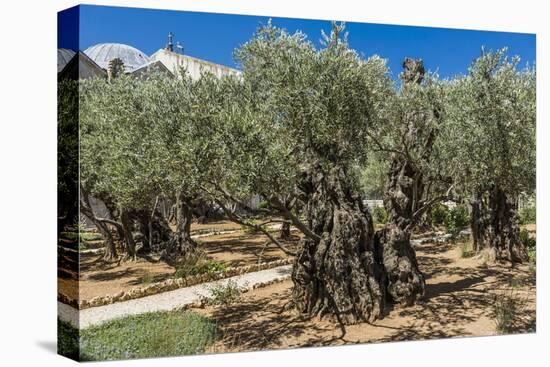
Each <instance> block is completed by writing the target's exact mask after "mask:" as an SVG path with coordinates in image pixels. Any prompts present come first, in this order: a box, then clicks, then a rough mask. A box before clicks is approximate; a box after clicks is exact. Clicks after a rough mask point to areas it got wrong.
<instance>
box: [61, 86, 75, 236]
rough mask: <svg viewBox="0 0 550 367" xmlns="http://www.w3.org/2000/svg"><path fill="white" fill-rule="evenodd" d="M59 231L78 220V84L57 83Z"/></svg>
mask: <svg viewBox="0 0 550 367" xmlns="http://www.w3.org/2000/svg"><path fill="white" fill-rule="evenodd" d="M57 88H58V93H57V96H58V97H57V117H58V134H57V144H58V150H57V167H58V169H57V202H58V231H59V232H61V231H64V230H66V228H65V227H66V226H67V225H72V224H74V223H75V222H76V221H77V220H78V206H77V197H78V82H77V81H74V80H60V81H59V82H58V83H57Z"/></svg>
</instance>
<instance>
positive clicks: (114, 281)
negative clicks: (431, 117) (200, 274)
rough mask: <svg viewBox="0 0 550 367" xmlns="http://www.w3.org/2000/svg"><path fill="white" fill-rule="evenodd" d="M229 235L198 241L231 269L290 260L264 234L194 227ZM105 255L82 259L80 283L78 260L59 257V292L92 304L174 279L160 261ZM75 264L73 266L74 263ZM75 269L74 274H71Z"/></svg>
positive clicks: (222, 226) (91, 244)
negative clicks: (113, 259)
mask: <svg viewBox="0 0 550 367" xmlns="http://www.w3.org/2000/svg"><path fill="white" fill-rule="evenodd" d="M229 230H236V231H237V232H234V233H226V234H219V235H212V236H207V237H201V238H198V239H197V242H198V243H199V247H200V248H202V249H203V250H204V251H205V253H206V257H207V258H208V259H211V260H216V261H219V262H221V263H224V264H226V265H227V266H244V265H251V264H257V263H259V262H262V263H264V262H269V261H275V260H280V259H285V258H287V257H288V256H287V255H286V254H285V253H284V252H283V251H281V250H280V249H279V248H278V247H276V246H275V245H273V244H269V245H267V246H266V243H267V237H266V236H264V235H262V234H247V233H245V232H244V231H243V230H242V229H241V227H240V226H239V225H236V224H235V223H233V222H229V221H218V222H210V223H207V224H197V223H193V224H192V226H191V231H192V232H195V233H204V232H220V231H229ZM298 241H299V237H298V236H297V235H293V236H292V239H291V240H289V241H283V242H284V243H285V244H286V245H287V246H288V247H289V248H293V247H294V246H296V244H297V243H298ZM98 243H101V241H88V242H87V244H86V246H87V248H97V247H98V246H99V245H98ZM102 256H103V255H102V254H82V253H81V255H80V279H79V282H77V276H78V271H77V265H76V264H74V261H76V258H74V259H73V256H65V255H60V256H59V267H58V291H59V292H60V293H63V294H65V295H67V296H69V297H70V298H72V299H77V298H79V299H80V300H90V299H92V298H94V297H98V296H107V295H113V294H116V293H119V292H121V291H128V290H130V289H132V288H139V287H143V286H146V285H149V284H150V283H155V282H160V281H163V280H166V279H168V278H171V277H173V276H174V273H175V270H176V269H175V268H174V267H172V266H170V265H168V264H166V263H165V262H163V261H159V259H158V257H155V256H148V257H143V256H142V257H139V258H138V259H137V260H135V261H128V262H121V263H118V262H114V263H110V262H105V261H103V259H102ZM71 260H72V261H73V263H71ZM69 269H71V270H69Z"/></svg>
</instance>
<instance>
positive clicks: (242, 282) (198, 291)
mask: <svg viewBox="0 0 550 367" xmlns="http://www.w3.org/2000/svg"><path fill="white" fill-rule="evenodd" d="M291 270H292V265H284V266H279V267H277V268H273V269H267V270H262V271H257V272H254V273H247V274H243V275H238V276H235V277H231V278H226V279H221V280H217V281H214V282H208V283H203V284H198V285H194V286H191V287H187V288H180V289H176V290H173V291H169V292H163V293H159V294H155V295H152V296H148V297H143V298H137V299H133V300H129V301H124V302H117V303H113V304H111V305H105V306H99V307H92V308H87V309H84V310H81V311H78V310H77V309H76V308H74V307H71V306H68V305H66V304H64V303H61V302H57V313H58V317H59V318H60V319H61V320H63V321H67V322H69V323H71V324H72V325H74V326H76V327H79V328H86V327H89V326H92V325H98V324H101V323H103V322H106V321H109V320H113V319H116V318H119V317H123V316H128V315H138V314H142V313H146V312H156V311H170V310H174V309H177V308H180V307H183V306H186V305H189V304H192V303H194V302H197V301H199V300H200V298H201V296H208V295H209V293H210V292H209V288H210V287H211V286H212V285H214V284H225V283H227V282H228V281H230V280H233V281H235V282H237V284H238V285H239V286H240V287H243V288H246V289H252V288H253V287H254V286H257V285H260V284H263V283H267V282H271V281H277V280H282V279H286V278H288V277H290V273H291Z"/></svg>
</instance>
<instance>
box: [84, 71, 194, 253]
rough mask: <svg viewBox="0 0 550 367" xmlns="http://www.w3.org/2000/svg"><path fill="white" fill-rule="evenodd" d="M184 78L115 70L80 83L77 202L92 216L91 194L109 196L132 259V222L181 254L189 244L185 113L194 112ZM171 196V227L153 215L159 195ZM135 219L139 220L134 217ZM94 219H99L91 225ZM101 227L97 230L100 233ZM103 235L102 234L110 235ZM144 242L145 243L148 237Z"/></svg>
mask: <svg viewBox="0 0 550 367" xmlns="http://www.w3.org/2000/svg"><path fill="white" fill-rule="evenodd" d="M192 89H193V85H192V82H191V80H190V79H188V78H187V77H185V76H183V77H182V78H172V77H168V76H166V75H162V74H152V75H151V76H150V77H148V78H147V79H146V80H144V79H137V78H132V77H129V76H120V77H118V78H113V79H111V80H110V81H106V80H103V79H94V80H89V81H86V82H84V84H83V88H82V93H81V110H80V116H81V150H80V152H81V153H80V155H81V190H82V195H81V207H82V209H83V210H85V211H87V212H86V213H85V214H86V215H88V216H91V217H92V220H95V221H96V222H104V223H105V222H106V221H105V220H104V219H103V220H100V221H98V220H97V218H95V219H94V217H95V215H94V213H91V212H90V210H91V207H90V205H89V201H88V197H89V195H93V196H96V197H98V198H106V197H107V198H109V200H108V201H112V202H114V203H115V205H116V206H117V208H118V209H119V212H120V218H119V219H120V222H117V221H113V220H111V221H109V222H107V223H110V224H113V225H114V226H115V227H117V228H118V229H119V230H120V231H121V233H122V234H123V237H124V238H123V240H124V243H125V249H126V252H127V255H128V256H130V257H135V255H136V253H135V242H134V238H133V235H132V231H133V226H134V223H135V222H136V221H137V222H141V223H142V224H143V223H146V225H147V224H148V226H149V227H150V228H149V229H150V230H149V231H146V230H143V231H142V232H145V233H147V232H149V236H152V235H153V231H152V230H151V229H152V228H151V227H152V226H153V224H154V225H155V226H156V227H157V228H156V231H155V232H156V236H157V241H160V242H163V243H164V244H165V246H164V247H165V249H167V250H169V251H176V252H179V253H185V252H186V251H188V250H189V249H193V248H194V247H195V243H194V242H193V241H192V240H191V237H190V220H191V218H190V215H191V213H190V211H191V209H190V205H191V204H190V203H189V200H190V199H189V197H191V196H192V195H193V194H194V192H195V191H196V190H195V183H196V179H197V176H196V175H194V174H193V171H192V170H191V165H190V164H188V162H189V161H190V160H192V159H194V157H193V156H191V155H192V154H194V152H193V151H190V150H189V149H187V144H186V143H187V142H188V137H189V134H188V133H187V132H186V128H187V126H188V125H187V124H186V121H187V119H190V118H191V117H189V116H191V115H192V112H191V109H192V106H193V99H192V96H193V93H192ZM163 196H167V197H177V198H178V205H179V206H180V208H179V210H178V211H177V212H178V216H179V218H178V219H179V220H178V226H177V228H176V231H175V233H173V232H172V231H171V230H170V228H169V227H168V223H167V222H166V220H164V218H162V216H160V215H159V213H158V208H157V204H158V201H159V198H160V197H163ZM140 219H142V220H141V221H140ZM96 225H97V223H96ZM102 233H103V231H102ZM109 236H110V235H109V234H107V233H105V237H106V240H108V242H109V241H111V240H110V238H109ZM144 242H145V243H147V242H148V243H151V242H152V238H149V239H148V241H144Z"/></svg>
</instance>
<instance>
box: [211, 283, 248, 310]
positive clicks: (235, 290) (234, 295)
mask: <svg viewBox="0 0 550 367" xmlns="http://www.w3.org/2000/svg"><path fill="white" fill-rule="evenodd" d="M244 289H245V287H240V286H239V285H238V284H237V282H235V281H233V280H229V281H227V282H224V283H217V284H214V285H212V286H211V287H209V288H208V291H209V292H210V296H209V297H204V298H203V303H204V304H206V305H213V306H217V305H222V306H227V305H230V304H233V303H236V302H237V301H238V300H239V299H240V298H241V294H242V293H243V291H244Z"/></svg>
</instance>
